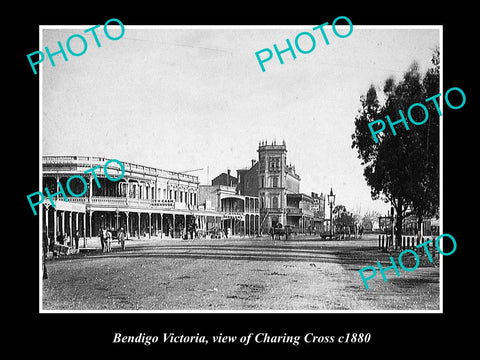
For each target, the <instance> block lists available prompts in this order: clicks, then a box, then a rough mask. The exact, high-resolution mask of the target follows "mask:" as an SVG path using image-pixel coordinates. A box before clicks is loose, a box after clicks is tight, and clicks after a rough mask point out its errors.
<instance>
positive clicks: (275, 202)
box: [272, 196, 278, 209]
mask: <svg viewBox="0 0 480 360" xmlns="http://www.w3.org/2000/svg"><path fill="white" fill-rule="evenodd" d="M272 208H274V209H278V197H277V196H274V197H273V198H272Z"/></svg>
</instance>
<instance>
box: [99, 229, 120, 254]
mask: <svg viewBox="0 0 480 360" xmlns="http://www.w3.org/2000/svg"><path fill="white" fill-rule="evenodd" d="M116 235H117V237H118V242H119V243H120V244H121V246H122V250H125V232H124V231H123V228H120V230H118V231H117V234H116ZM112 240H113V229H107V228H101V229H100V244H101V245H102V252H111V251H112Z"/></svg>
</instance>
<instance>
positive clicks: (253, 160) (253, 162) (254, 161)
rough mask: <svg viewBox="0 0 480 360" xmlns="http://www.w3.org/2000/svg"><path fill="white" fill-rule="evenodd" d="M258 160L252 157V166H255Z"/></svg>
mask: <svg viewBox="0 0 480 360" xmlns="http://www.w3.org/2000/svg"><path fill="white" fill-rule="evenodd" d="M256 162H257V160H255V159H252V167H253V165H255V163H256Z"/></svg>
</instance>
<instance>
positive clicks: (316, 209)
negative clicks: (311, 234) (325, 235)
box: [312, 192, 325, 232]
mask: <svg viewBox="0 0 480 360" xmlns="http://www.w3.org/2000/svg"><path fill="white" fill-rule="evenodd" d="M312 200H313V204H312V211H313V224H314V225H313V226H314V228H315V230H316V231H320V232H323V231H325V226H324V225H325V195H324V194H323V193H320V195H318V193H314V192H312Z"/></svg>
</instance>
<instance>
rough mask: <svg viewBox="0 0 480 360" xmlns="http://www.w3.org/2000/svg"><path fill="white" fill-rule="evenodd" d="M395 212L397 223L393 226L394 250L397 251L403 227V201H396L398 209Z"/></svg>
mask: <svg viewBox="0 0 480 360" xmlns="http://www.w3.org/2000/svg"><path fill="white" fill-rule="evenodd" d="M395 210H396V211H397V219H396V220H397V221H396V224H395V227H396V232H395V250H396V249H398V247H399V245H400V244H401V243H402V226H403V199H398V208H397V209H395Z"/></svg>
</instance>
